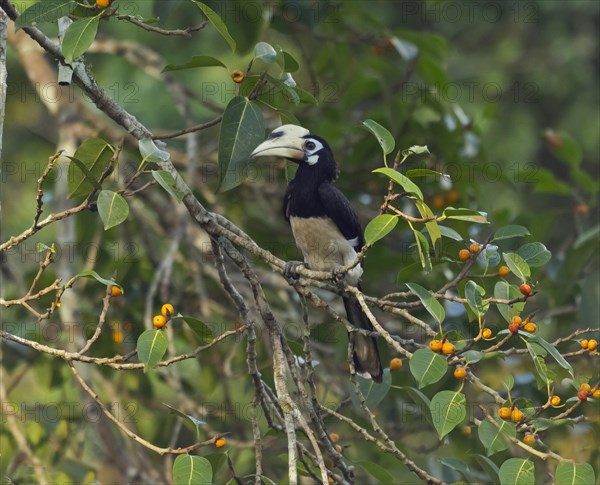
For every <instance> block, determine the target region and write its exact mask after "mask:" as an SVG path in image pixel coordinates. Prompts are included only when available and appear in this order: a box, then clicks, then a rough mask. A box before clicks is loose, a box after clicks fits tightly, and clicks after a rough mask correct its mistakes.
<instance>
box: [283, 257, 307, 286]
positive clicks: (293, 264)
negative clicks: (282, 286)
mask: <svg viewBox="0 0 600 485" xmlns="http://www.w3.org/2000/svg"><path fill="white" fill-rule="evenodd" d="M301 267H304V268H306V263H304V262H303V261H288V262H287V263H285V266H284V267H283V277H284V278H285V279H286V280H287V282H288V283H289V284H290V285H293V284H295V283H298V280H299V279H300V275H299V274H298V268H301Z"/></svg>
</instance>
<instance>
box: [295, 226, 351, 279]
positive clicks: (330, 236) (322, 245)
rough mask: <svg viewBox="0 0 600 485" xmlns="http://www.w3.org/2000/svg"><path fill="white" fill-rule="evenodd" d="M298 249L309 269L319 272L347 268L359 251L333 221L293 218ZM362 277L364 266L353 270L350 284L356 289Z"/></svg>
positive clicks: (349, 274)
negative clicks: (340, 267) (341, 267)
mask: <svg viewBox="0 0 600 485" xmlns="http://www.w3.org/2000/svg"><path fill="white" fill-rule="evenodd" d="M290 224H291V226H292V232H293V233H294V239H295V240H296V245H297V246H298V248H299V249H300V251H302V254H303V255H304V261H305V262H306V264H307V265H308V267H309V268H310V269H312V270H316V271H331V270H332V269H335V268H336V267H339V266H346V265H348V264H350V263H351V262H352V261H354V259H355V258H356V251H355V250H354V248H353V247H352V244H351V242H350V241H348V240H347V239H346V238H345V237H344V235H343V234H342V233H341V232H340V230H339V229H338V227H337V226H336V225H335V224H334V223H333V221H332V220H331V219H329V218H323V217H309V218H307V219H301V218H296V217H292V218H290ZM361 275H362V268H361V266H360V265H357V266H355V267H354V268H352V269H351V270H350V271H349V272H348V274H347V276H346V282H347V283H349V284H351V285H354V286H356V285H357V284H358V281H359V280H360V277H361Z"/></svg>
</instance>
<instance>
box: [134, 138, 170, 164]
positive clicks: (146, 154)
mask: <svg viewBox="0 0 600 485" xmlns="http://www.w3.org/2000/svg"><path fill="white" fill-rule="evenodd" d="M138 147H139V149H140V155H142V164H144V163H149V162H152V163H161V162H166V161H167V160H168V159H169V158H171V155H170V154H169V152H166V151H164V150H161V149H159V148H158V147H157V146H156V144H155V143H154V140H153V139H152V138H142V139H141V140H140V141H139V142H138Z"/></svg>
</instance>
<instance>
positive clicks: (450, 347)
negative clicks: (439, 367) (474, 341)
mask: <svg viewBox="0 0 600 485" xmlns="http://www.w3.org/2000/svg"><path fill="white" fill-rule="evenodd" d="M455 350H456V347H455V346H454V344H452V343H450V342H448V341H446V342H444V343H443V344H442V353H443V354H444V355H450V354H453V353H454V351H455Z"/></svg>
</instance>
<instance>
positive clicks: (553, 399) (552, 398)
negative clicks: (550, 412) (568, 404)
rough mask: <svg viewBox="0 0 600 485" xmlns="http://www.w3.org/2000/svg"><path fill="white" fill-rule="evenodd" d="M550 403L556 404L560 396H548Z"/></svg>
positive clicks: (558, 402)
mask: <svg viewBox="0 0 600 485" xmlns="http://www.w3.org/2000/svg"><path fill="white" fill-rule="evenodd" d="M550 404H552V405H553V406H558V405H559V404H560V397H559V396H552V397H551V398H550Z"/></svg>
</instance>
